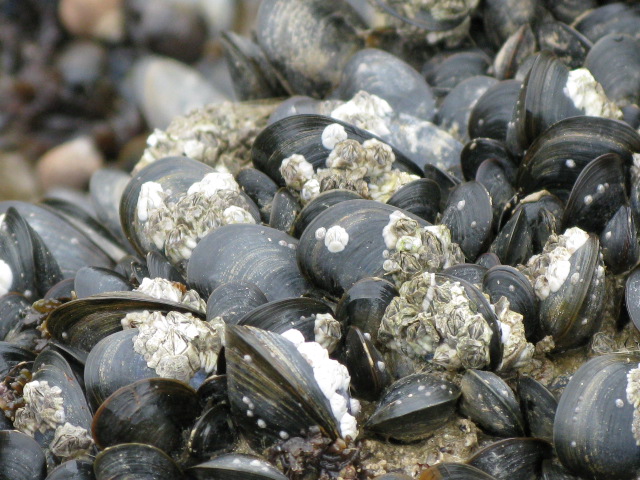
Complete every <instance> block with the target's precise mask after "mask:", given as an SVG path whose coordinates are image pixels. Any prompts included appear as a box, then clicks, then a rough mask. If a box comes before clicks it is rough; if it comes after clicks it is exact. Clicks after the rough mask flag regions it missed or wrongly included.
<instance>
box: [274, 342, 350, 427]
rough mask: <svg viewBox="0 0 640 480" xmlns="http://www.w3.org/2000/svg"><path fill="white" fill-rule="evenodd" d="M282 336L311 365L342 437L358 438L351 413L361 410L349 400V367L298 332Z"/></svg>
mask: <svg viewBox="0 0 640 480" xmlns="http://www.w3.org/2000/svg"><path fill="white" fill-rule="evenodd" d="M282 336H283V337H284V338H286V339H287V340H289V341H290V342H292V343H293V344H294V345H295V347H296V349H297V350H298V351H299V352H300V354H301V355H302V357H303V358H304V359H305V360H306V361H307V363H308V364H309V365H311V368H312V369H313V376H314V378H315V380H316V383H317V384H318V387H320V390H321V391H322V393H323V394H324V396H325V397H326V398H327V400H328V401H329V405H331V411H332V412H333V416H334V417H335V419H336V421H337V423H338V425H339V426H340V433H341V435H342V437H343V438H346V437H347V436H350V437H351V438H356V437H357V435H358V426H357V422H356V419H355V417H354V416H353V415H352V414H351V413H350V410H351V411H352V412H353V411H354V410H358V409H359V408H360V406H359V403H358V402H357V401H355V400H354V399H350V398H349V395H348V392H349V383H350V381H351V377H350V376H349V372H348V370H347V367H345V366H344V365H342V364H341V363H339V362H338V361H336V360H332V359H331V358H329V352H327V350H326V349H325V348H323V347H322V346H321V345H320V344H319V343H316V342H305V341H304V336H303V335H302V333H300V332H299V331H298V330H294V329H291V330H287V331H286V332H284V333H283V334H282Z"/></svg>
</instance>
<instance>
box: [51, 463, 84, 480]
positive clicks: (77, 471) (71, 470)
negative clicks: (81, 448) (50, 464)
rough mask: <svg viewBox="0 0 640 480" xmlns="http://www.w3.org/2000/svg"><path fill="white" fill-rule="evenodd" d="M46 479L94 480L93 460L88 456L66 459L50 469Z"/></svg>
mask: <svg viewBox="0 0 640 480" xmlns="http://www.w3.org/2000/svg"><path fill="white" fill-rule="evenodd" d="M46 480H96V477H95V475H94V474H93V461H91V460H90V459H88V458H81V459H76V460H67V461H66V462H63V463H61V464H60V465H59V466H57V467H56V468H54V469H53V470H51V472H50V473H49V475H47V478H46Z"/></svg>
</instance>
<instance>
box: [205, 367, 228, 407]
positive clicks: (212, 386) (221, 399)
mask: <svg viewBox="0 0 640 480" xmlns="http://www.w3.org/2000/svg"><path fill="white" fill-rule="evenodd" d="M198 397H200V403H203V404H204V405H205V407H206V408H211V407H213V406H214V405H218V404H220V403H229V402H228V399H227V376H226V375H209V376H208V377H207V378H206V379H205V381H204V382H202V384H201V385H200V386H199V387H198Z"/></svg>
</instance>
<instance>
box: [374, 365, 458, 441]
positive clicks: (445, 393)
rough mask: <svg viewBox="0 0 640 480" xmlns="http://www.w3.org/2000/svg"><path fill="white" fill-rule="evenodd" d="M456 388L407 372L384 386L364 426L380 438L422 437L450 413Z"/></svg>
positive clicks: (456, 396) (453, 410)
mask: <svg viewBox="0 0 640 480" xmlns="http://www.w3.org/2000/svg"><path fill="white" fill-rule="evenodd" d="M459 397H460V389H459V388H458V387H457V386H456V385H455V384H453V383H451V382H447V381H445V380H440V379H438V378H436V377H433V376H431V375H429V374H425V373H415V374H413V375H408V376H406V377H404V378H402V379H400V380H398V381H397V382H395V383H392V384H391V385H389V387H388V388H387V390H386V392H385V394H384V396H383V397H382V399H381V400H380V402H379V403H378V406H377V407H376V410H375V412H373V413H372V414H371V416H370V417H369V419H368V420H367V422H366V423H365V425H364V429H365V430H366V431H368V432H370V433H372V434H375V435H379V436H381V437H383V438H387V439H389V438H392V439H395V440H400V441H404V442H411V441H414V440H419V439H422V438H426V437H428V436H430V435H432V434H433V432H434V431H435V430H436V429H438V428H439V427H441V426H442V425H444V424H445V423H447V421H449V419H450V418H451V417H452V416H453V415H454V413H455V408H456V403H457V402H458V398H459Z"/></svg>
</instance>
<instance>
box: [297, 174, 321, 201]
mask: <svg viewBox="0 0 640 480" xmlns="http://www.w3.org/2000/svg"><path fill="white" fill-rule="evenodd" d="M318 195H320V182H319V181H318V179H317V178H312V179H311V180H307V181H306V182H305V183H304V185H303V186H302V190H301V191H300V198H301V199H302V201H303V203H307V202H310V201H311V200H313V199H314V198H316V197H317V196H318Z"/></svg>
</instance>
